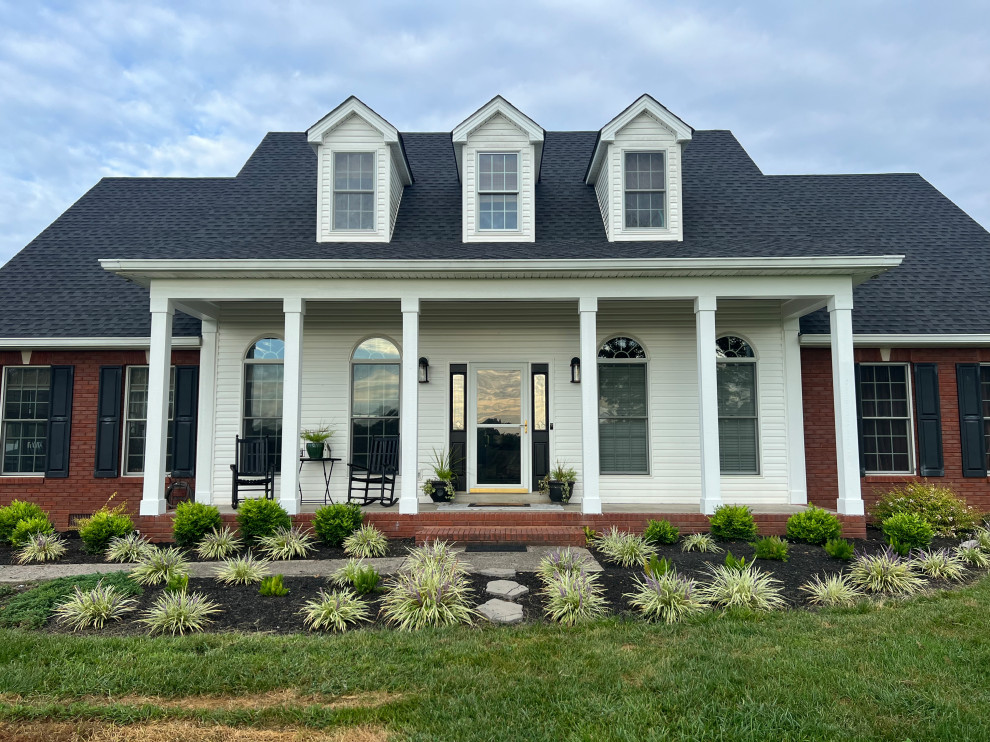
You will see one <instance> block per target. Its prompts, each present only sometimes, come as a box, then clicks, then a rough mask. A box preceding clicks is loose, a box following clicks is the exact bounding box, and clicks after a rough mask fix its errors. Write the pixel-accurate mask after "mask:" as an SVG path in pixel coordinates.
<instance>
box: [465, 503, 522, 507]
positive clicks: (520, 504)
mask: <svg viewBox="0 0 990 742" xmlns="http://www.w3.org/2000/svg"><path fill="white" fill-rule="evenodd" d="M468 507H469V508H528V507H529V503H528V502H469V503H468Z"/></svg>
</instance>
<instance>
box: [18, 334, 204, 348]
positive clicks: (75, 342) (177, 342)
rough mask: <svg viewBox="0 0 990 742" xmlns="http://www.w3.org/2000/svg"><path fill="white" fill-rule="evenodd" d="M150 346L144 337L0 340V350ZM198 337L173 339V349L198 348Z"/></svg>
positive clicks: (149, 341) (148, 339)
mask: <svg viewBox="0 0 990 742" xmlns="http://www.w3.org/2000/svg"><path fill="white" fill-rule="evenodd" d="M150 346H151V338H146V337H51V338H44V337H41V338H0V350H99V349H101V348H107V349H112V350H127V349H134V350H142V349H145V348H148V347H150ZM199 346H200V339H199V338H198V337H173V338H172V347H173V348H198V347H199Z"/></svg>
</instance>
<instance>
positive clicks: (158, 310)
mask: <svg viewBox="0 0 990 742" xmlns="http://www.w3.org/2000/svg"><path fill="white" fill-rule="evenodd" d="M150 306H151V313H152V314H175V304H174V303H173V302H172V300H171V299H169V298H168V297H167V296H155V295H152V296H151V301H150Z"/></svg>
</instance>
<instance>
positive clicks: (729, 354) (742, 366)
mask: <svg viewBox="0 0 990 742" xmlns="http://www.w3.org/2000/svg"><path fill="white" fill-rule="evenodd" d="M715 355H716V357H717V358H718V373H717V376H718V453H719V462H720V464H721V469H722V473H723V474H759V473H760V457H759V405H758V402H757V398H756V353H755V352H753V347H752V346H751V345H750V344H749V343H748V342H746V341H745V340H743V339H742V338H741V337H737V336H735V335H725V336H723V337H720V338H719V339H718V340H716V341H715Z"/></svg>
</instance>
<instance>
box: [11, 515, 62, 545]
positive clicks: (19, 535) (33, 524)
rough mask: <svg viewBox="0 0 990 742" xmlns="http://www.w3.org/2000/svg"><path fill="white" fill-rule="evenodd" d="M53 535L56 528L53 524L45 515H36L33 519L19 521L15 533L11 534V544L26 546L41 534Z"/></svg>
mask: <svg viewBox="0 0 990 742" xmlns="http://www.w3.org/2000/svg"><path fill="white" fill-rule="evenodd" d="M42 533H44V534H47V535H51V534H53V533H55V526H53V525H52V524H51V521H49V520H48V518H46V517H45V516H44V515H36V516H35V517H33V518H24V519H23V520H19V521H17V525H16V526H14V532H13V533H12V534H10V543H11V544H12V545H13V546H24V544H26V543H27V542H28V541H29V540H30V538H31V537H32V536H37V535H39V534H42Z"/></svg>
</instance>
